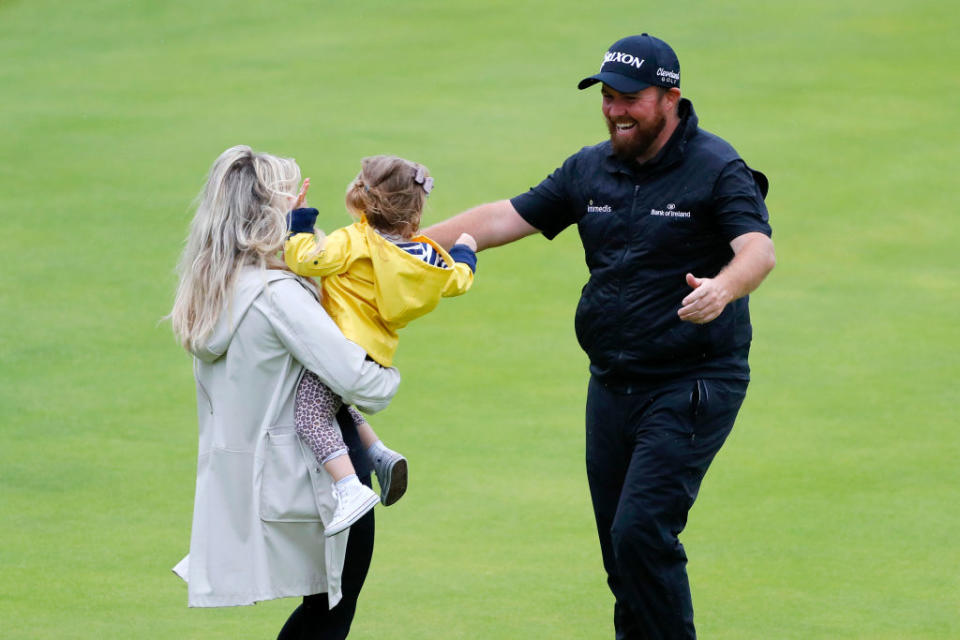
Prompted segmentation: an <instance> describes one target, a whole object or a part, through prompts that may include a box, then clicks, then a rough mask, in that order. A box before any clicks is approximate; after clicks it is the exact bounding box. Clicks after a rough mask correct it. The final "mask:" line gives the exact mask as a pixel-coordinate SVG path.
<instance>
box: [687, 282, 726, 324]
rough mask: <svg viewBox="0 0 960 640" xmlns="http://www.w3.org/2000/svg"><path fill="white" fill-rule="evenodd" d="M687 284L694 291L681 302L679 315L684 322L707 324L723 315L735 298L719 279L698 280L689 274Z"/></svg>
mask: <svg viewBox="0 0 960 640" xmlns="http://www.w3.org/2000/svg"><path fill="white" fill-rule="evenodd" d="M687 284H688V285H690V288H691V289H693V291H692V292H691V293H690V294H689V295H688V296H687V297H686V298H684V299H683V301H682V302H681V307H680V311H678V312H677V315H679V316H680V319H681V320H683V321H684V322H692V323H693V324H706V323H708V322H710V321H711V320H713V319H714V318H716V317H717V316H719V315H720V314H721V313H723V309H724V308H725V307H726V306H727V303H729V302H730V301H731V300H733V296H732V295H731V294H730V292H729V291H727V289H726V287H724V286H723V282H722V281H721V280H719V279H717V278H697V277H695V276H694V275H693V274H692V273H688V274H687Z"/></svg>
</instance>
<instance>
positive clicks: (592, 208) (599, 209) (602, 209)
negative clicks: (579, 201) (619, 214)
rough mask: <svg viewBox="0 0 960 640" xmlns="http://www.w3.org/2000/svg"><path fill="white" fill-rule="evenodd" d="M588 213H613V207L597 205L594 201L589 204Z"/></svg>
mask: <svg viewBox="0 0 960 640" xmlns="http://www.w3.org/2000/svg"><path fill="white" fill-rule="evenodd" d="M587 213H613V207H611V206H610V205H608V204H602V205H595V204H593V200H590V202H588V203H587Z"/></svg>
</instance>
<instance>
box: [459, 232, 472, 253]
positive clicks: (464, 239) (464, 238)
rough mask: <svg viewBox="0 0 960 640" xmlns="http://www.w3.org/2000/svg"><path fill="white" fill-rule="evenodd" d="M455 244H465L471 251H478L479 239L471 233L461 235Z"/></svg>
mask: <svg viewBox="0 0 960 640" xmlns="http://www.w3.org/2000/svg"><path fill="white" fill-rule="evenodd" d="M454 244H465V245H467V246H468V247H470V250H471V251H476V250H477V239H476V238H474V237H473V236H472V235H470V234H469V233H461V234H460V237H459V238H457V241H456V242H455V243H454Z"/></svg>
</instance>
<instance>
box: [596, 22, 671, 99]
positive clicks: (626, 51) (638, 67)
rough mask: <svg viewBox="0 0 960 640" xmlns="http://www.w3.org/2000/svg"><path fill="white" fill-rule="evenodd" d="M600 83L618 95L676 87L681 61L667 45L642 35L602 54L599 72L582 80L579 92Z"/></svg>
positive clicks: (621, 42) (618, 41)
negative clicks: (648, 88)
mask: <svg viewBox="0 0 960 640" xmlns="http://www.w3.org/2000/svg"><path fill="white" fill-rule="evenodd" d="M598 82H602V83H604V84H606V85H609V86H611V87H613V88H614V89H616V90H617V91H619V92H620V93H633V92H634V91H640V90H641V89H646V88H647V87H666V88H668V89H669V88H671V87H679V86H680V61H679V60H677V54H675V53H674V52H673V49H671V48H670V45H668V44H667V43H666V42H664V41H663V40H661V39H660V38H654V37H653V36H651V35H648V34H646V33H642V34H640V35H639V36H628V37H626V38H623V39H621V40H617V41H616V42H614V43H613V44H612V45H610V49H609V50H608V51H607V52H606V53H605V54H603V64H602V65H600V73H597V74H594V75H592V76H590V77H589V78H584V79H583V80H581V81H580V84H578V85H577V88H578V89H586V88H587V87H589V86H592V85H595V84H597V83H598Z"/></svg>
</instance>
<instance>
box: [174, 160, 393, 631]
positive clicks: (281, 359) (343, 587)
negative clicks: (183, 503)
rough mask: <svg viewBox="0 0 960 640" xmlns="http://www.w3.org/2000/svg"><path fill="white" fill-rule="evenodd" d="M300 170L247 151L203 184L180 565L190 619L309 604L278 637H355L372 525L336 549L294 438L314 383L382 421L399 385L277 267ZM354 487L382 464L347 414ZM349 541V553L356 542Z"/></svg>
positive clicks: (343, 417) (326, 506)
mask: <svg viewBox="0 0 960 640" xmlns="http://www.w3.org/2000/svg"><path fill="white" fill-rule="evenodd" d="M299 182H300V170H299V168H298V167H297V164H296V163H295V162H294V161H293V160H291V159H285V158H278V157H275V156H271V155H268V154H265V153H256V152H254V151H252V150H251V149H250V148H249V147H245V146H237V147H232V148H230V149H227V150H226V151H224V152H223V153H222V154H221V155H220V157H219V158H217V160H216V162H214V164H213V167H212V168H211V169H210V174H209V176H208V177H207V182H206V185H205V186H204V189H203V191H202V193H201V195H200V198H199V205H198V207H197V211H196V215H195V216H194V219H193V222H192V224H191V226H190V233H189V236H188V238H187V244H186V248H185V249H184V252H183V255H182V257H181V260H180V266H179V271H180V284H179V287H178V289H177V295H176V301H175V303H174V306H173V311H172V313H171V319H172V321H173V330H174V333H175V334H176V336H177V338H178V339H179V341H180V343H181V344H182V345H183V347H184V348H185V349H187V350H188V351H189V352H190V353H192V354H193V356H194V373H195V376H196V382H197V405H198V411H197V413H198V417H199V423H200V425H199V426H200V428H199V437H200V442H199V456H198V459H197V487H196V499H195V504H194V515H193V528H192V533H191V539H190V554H189V555H188V556H187V557H186V558H184V559H183V560H182V561H181V562H180V563H179V564H178V565H177V566H176V567H175V568H174V571H176V572H177V574H178V575H180V576H181V577H182V578H184V579H185V580H187V582H188V594H189V596H188V601H189V605H190V606H193V607H217V606H233V605H244V604H253V603H254V602H257V601H261V600H269V599H272V598H280V597H287V596H304V602H303V604H302V605H301V606H300V607H298V608H297V609H296V611H294V613H293V614H292V615H291V616H290V619H289V620H288V621H287V623H286V625H285V626H284V628H283V630H282V631H281V633H280V638H284V639H285V638H297V637H300V634H301V633H303V631H304V630H306V629H309V630H310V633H311V636H310V637H312V638H323V639H341V638H345V637H346V636H347V633H348V631H349V628H350V623H351V621H352V619H353V615H354V611H355V608H356V601H357V597H358V596H359V592H360V588H361V586H362V585H363V581H364V578H365V576H366V572H367V568H368V567H369V563H370V557H371V555H372V551H373V514H372V513H369V514H367V515H366V516H364V518H363V519H361V520H360V521H358V522H357V523H355V524H354V526H353V528H352V529H351V530H350V534H349V536H348V535H346V534H345V535H342V536H337V537H334V538H325V537H324V535H323V529H324V524H325V522H327V521H329V520H330V519H331V517H332V515H333V511H334V508H335V500H334V496H333V493H332V490H331V485H332V483H331V479H330V476H329V475H328V474H327V473H325V472H323V471H321V470H320V469H319V467H318V465H317V464H316V462H315V461H314V460H313V455H312V452H311V451H310V450H309V448H307V447H306V446H305V445H303V444H301V441H300V439H299V438H298V437H297V434H296V431H295V429H294V404H295V402H294V400H295V393H296V389H297V385H298V383H299V381H300V379H301V378H302V377H303V375H304V373H305V372H306V371H310V372H312V373H313V374H315V375H316V376H317V377H318V378H319V379H320V380H321V381H322V382H323V383H324V384H325V385H327V386H328V387H330V388H331V389H333V390H334V391H335V392H336V393H337V395H338V396H340V397H341V398H343V399H344V401H345V402H347V403H349V404H354V405H356V406H359V407H361V408H363V409H364V410H366V411H368V412H375V411H379V410H380V409H383V408H384V407H385V406H386V405H387V403H388V402H389V401H390V399H391V398H392V396H393V394H394V393H395V392H396V389H397V385H398V384H399V381H400V376H399V374H398V373H397V372H396V370H394V369H392V368H385V367H382V366H380V365H379V364H377V363H376V362H373V361H371V360H369V359H367V357H366V353H365V352H364V350H363V349H362V348H361V347H359V346H357V345H356V344H354V343H353V342H350V341H348V340H347V339H346V338H344V336H343V334H342V333H341V332H340V330H339V329H338V328H337V326H336V325H335V324H334V323H333V321H332V320H331V319H330V317H329V316H328V315H327V314H326V312H325V311H324V310H323V307H321V306H320V303H319V301H318V295H317V292H316V290H315V289H314V288H313V285H312V283H310V282H308V281H306V280H303V279H301V278H299V277H297V276H296V275H295V274H293V273H291V272H290V271H289V270H287V269H286V267H285V265H284V264H283V262H282V260H281V259H280V258H279V252H280V249H281V248H282V246H283V242H284V238H285V237H286V235H287V228H286V214H287V212H288V211H289V210H290V209H291V208H293V206H294V205H295V204H299V203H298V197H297V195H296V194H297V186H298V184H299ZM338 418H339V419H340V425H339V426H340V428H341V431H342V433H343V434H344V439H345V441H346V442H347V446H348V448H349V450H350V455H351V456H352V457H353V464H354V466H355V467H356V468H357V472H358V475H359V476H360V477H361V479H362V480H363V481H365V482H366V483H367V484H368V485H369V483H370V466H369V462H368V461H367V460H366V456H365V453H364V451H363V446H362V444H361V443H360V440H359V437H358V435H357V432H356V429H355V427H354V425H353V424H352V422H351V421H350V418H349V415H348V414H346V412H340V414H338ZM348 538H349V541H348Z"/></svg>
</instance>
